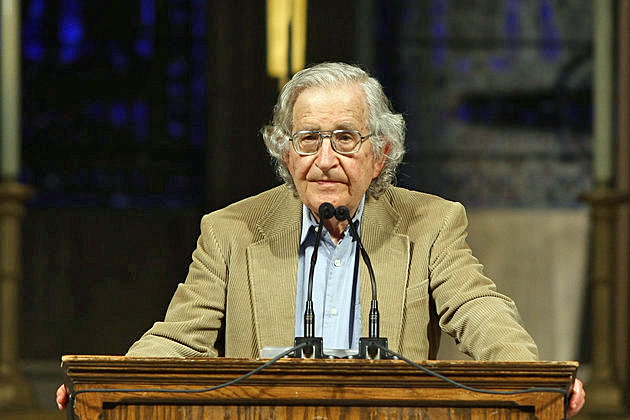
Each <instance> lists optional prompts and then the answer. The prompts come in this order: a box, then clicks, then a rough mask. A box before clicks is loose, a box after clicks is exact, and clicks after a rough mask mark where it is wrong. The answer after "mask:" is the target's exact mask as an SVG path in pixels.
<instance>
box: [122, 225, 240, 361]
mask: <svg viewBox="0 0 630 420" xmlns="http://www.w3.org/2000/svg"><path fill="white" fill-rule="evenodd" d="M224 255H225V253H224V252H223V250H222V249H221V246H220V243H219V241H218V240H217V237H216V234H215V231H214V230H213V228H212V225H211V223H210V220H209V216H208V215H206V216H204V218H203V219H202V222H201V236H200V237H199V239H198V241H197V248H196V249H195V251H194V252H193V261H192V263H191V265H190V268H189V271H188V276H187V277H186V281H185V282H184V283H180V284H179V285H178V287H177V290H176V291H175V294H174V295H173V298H172V299H171V302H170V304H169V306H168V309H167V312H166V316H165V318H164V321H161V322H156V323H155V324H154V325H153V327H151V329H149V330H148V331H147V332H146V333H145V334H144V335H143V336H142V337H141V338H140V339H139V340H138V341H136V342H135V343H134V344H133V345H132V346H131V348H130V349H129V351H128V352H127V356H131V357H216V356H217V350H216V349H215V347H214V343H215V341H216V339H217V335H218V332H219V329H220V328H221V320H222V318H223V315H224V310H225V294H226V284H227V280H228V264H227V262H226V258H225V257H224Z"/></svg>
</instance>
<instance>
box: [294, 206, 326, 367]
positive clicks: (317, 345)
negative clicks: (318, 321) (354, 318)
mask: <svg viewBox="0 0 630 420" xmlns="http://www.w3.org/2000/svg"><path fill="white" fill-rule="evenodd" d="M334 214H335V208H334V207H333V205H332V204H330V203H322V204H321V205H320V206H319V209H318V215H319V225H318V226H317V236H316V238H315V247H314V248H313V255H311V266H310V269H309V272H308V294H307V298H306V309H305V311H304V337H296V338H295V346H297V345H299V344H302V343H305V344H307V345H306V346H305V347H303V348H302V349H301V350H296V351H295V352H294V353H293V355H292V356H293V357H302V358H306V359H310V358H315V359H321V358H323V357H324V351H323V342H322V338H321V337H315V311H314V310H313V276H314V274H315V264H316V263H317V252H318V250H319V243H320V242H321V240H322V230H323V228H324V220H327V219H330V218H331V217H333V215H334Z"/></svg>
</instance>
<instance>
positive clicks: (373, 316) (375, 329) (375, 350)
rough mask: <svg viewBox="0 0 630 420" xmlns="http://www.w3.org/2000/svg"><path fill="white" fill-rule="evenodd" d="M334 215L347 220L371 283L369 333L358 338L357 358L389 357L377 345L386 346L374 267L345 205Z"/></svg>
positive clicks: (336, 210)
mask: <svg viewBox="0 0 630 420" xmlns="http://www.w3.org/2000/svg"><path fill="white" fill-rule="evenodd" d="M335 217H336V218H337V220H339V221H344V220H348V224H349V226H350V232H351V233H352V236H354V238H355V239H356V241H357V245H358V248H359V251H360V252H361V257H362V258H363V261H364V262H365V265H366V266H367V269H368V272H369V274H370V282H371V283H372V303H371V305H370V315H369V323H370V324H369V329H368V331H369V335H368V337H367V338H366V337H361V338H360V339H359V356H358V357H359V358H361V359H389V358H391V356H389V353H386V352H382V351H381V350H380V348H379V346H381V347H384V348H387V338H384V337H383V338H381V337H379V327H380V326H379V319H380V315H379V312H378V299H377V297H376V278H375V276H374V269H373V268H372V263H371V262H370V257H369V256H368V253H367V251H366V250H365V248H364V247H363V243H362V242H361V237H360V236H359V232H357V229H356V228H355V227H354V223H352V219H351V217H350V211H349V210H348V208H347V207H346V206H339V207H337V208H336V209H335Z"/></svg>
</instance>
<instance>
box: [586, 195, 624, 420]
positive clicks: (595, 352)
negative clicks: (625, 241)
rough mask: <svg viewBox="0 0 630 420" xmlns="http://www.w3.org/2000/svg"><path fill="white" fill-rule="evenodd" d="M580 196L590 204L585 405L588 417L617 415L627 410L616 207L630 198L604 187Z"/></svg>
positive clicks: (598, 417) (597, 417) (600, 417)
mask: <svg viewBox="0 0 630 420" xmlns="http://www.w3.org/2000/svg"><path fill="white" fill-rule="evenodd" d="M583 199H584V200H586V201H588V202H589V203H590V204H591V206H592V211H591V217H592V226H593V232H592V241H591V244H592V245H591V258H592V259H591V273H590V284H589V288H590V294H591V308H590V316H591V328H592V334H591V335H592V343H591V348H592V360H591V368H592V372H593V373H592V377H591V380H590V381H589V383H588V384H587V388H586V389H587V406H586V409H585V410H584V411H585V413H584V414H587V415H588V416H589V417H590V418H593V419H598V420H600V419H606V418H619V417H617V416H619V415H622V414H624V413H626V411H625V408H624V394H623V392H622V387H621V386H620V383H619V381H618V378H617V377H616V375H617V370H616V369H615V357H614V350H615V341H614V330H615V319H614V314H615V302H616V298H615V294H614V291H615V290H616V282H615V271H616V230H617V213H618V208H619V206H620V205H621V204H622V203H624V202H628V201H629V200H630V197H629V196H628V194H620V193H618V192H616V191H614V190H612V189H610V188H607V187H599V188H597V189H595V190H594V191H592V192H590V193H588V194H585V195H584V196H583Z"/></svg>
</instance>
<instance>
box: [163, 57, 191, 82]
mask: <svg viewBox="0 0 630 420" xmlns="http://www.w3.org/2000/svg"><path fill="white" fill-rule="evenodd" d="M186 68H187V65H186V62H185V61H184V60H175V61H172V62H170V63H169V64H168V67H167V70H166V75H167V76H168V77H170V78H177V77H183V76H184V75H185V74H186Z"/></svg>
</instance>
